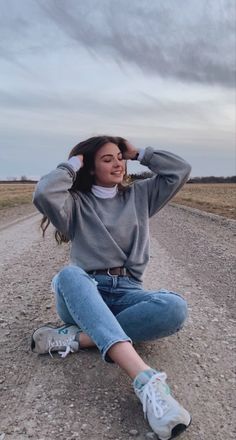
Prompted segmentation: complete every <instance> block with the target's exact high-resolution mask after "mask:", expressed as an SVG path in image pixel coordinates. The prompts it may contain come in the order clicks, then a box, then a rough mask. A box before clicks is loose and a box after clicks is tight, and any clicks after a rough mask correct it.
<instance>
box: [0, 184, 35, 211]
mask: <svg viewBox="0 0 236 440" xmlns="http://www.w3.org/2000/svg"><path fill="white" fill-rule="evenodd" d="M34 188H35V184H34V183H0V210H1V209H5V208H11V207H14V206H19V205H24V204H30V203H32V197H33V192H34Z"/></svg>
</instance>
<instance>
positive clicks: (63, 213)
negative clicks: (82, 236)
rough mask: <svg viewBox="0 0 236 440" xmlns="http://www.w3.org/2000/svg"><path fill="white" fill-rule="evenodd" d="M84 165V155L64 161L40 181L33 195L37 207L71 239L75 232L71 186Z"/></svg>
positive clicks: (73, 201) (73, 200)
mask: <svg viewBox="0 0 236 440" xmlns="http://www.w3.org/2000/svg"><path fill="white" fill-rule="evenodd" d="M82 165H83V156H74V157H72V158H71V159H69V160H68V161H67V162H63V163H61V164H59V165H58V167H57V168H56V169H55V170H53V171H51V172H50V173H49V174H47V175H45V176H43V177H42V178H41V179H40V181H39V182H38V184H37V186H36V189H35V193H34V196H33V203H34V204H35V206H36V208H37V209H38V210H39V211H40V212H41V213H42V214H43V215H46V216H47V217H48V218H49V220H50V221H51V223H52V224H53V225H54V226H55V228H56V229H58V230H59V231H60V232H62V233H63V234H64V235H66V236H67V237H68V238H69V239H71V238H72V237H73V234H74V230H73V229H74V214H75V199H74V197H73V195H72V193H71V192H70V188H71V187H72V185H73V182H74V180H75V178H76V172H77V171H78V170H79V169H80V167H81V166H82Z"/></svg>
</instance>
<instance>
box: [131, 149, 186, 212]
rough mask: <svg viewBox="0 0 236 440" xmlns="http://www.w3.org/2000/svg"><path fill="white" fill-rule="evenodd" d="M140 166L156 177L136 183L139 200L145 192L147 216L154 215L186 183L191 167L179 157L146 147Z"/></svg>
mask: <svg viewBox="0 0 236 440" xmlns="http://www.w3.org/2000/svg"><path fill="white" fill-rule="evenodd" d="M141 164H142V165H145V166H147V167H148V168H149V169H150V170H151V171H152V172H153V173H155V174H156V176H154V177H151V178H150V179H145V180H142V181H141V182H137V190H139V191H140V198H141V200H142V197H143V195H144V192H145V191H146V194H147V200H148V210H149V216H150V217H151V216H153V215H154V214H156V213H157V212H158V211H159V210H160V209H161V208H163V206H165V205H166V203H167V202H168V201H169V200H170V199H172V197H174V195H175V194H176V193H177V192H178V191H179V190H180V188H181V187H182V186H183V185H184V183H185V182H186V181H187V179H188V177H189V174H190V171H191V166H190V165H189V164H188V163H187V162H186V161H185V160H184V159H182V158H181V157H179V156H177V155H175V154H173V153H169V152H167V151H162V150H154V149H153V148H152V147H147V148H146V149H145V153H144V155H143V157H142V160H141Z"/></svg>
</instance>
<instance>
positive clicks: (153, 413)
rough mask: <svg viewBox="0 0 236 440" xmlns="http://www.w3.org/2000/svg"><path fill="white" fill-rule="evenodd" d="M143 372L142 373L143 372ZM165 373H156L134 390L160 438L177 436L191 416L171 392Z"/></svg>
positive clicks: (162, 439)
mask: <svg viewBox="0 0 236 440" xmlns="http://www.w3.org/2000/svg"><path fill="white" fill-rule="evenodd" d="M141 374H142V373H141ZM165 381H166V374H165V373H158V372H157V373H154V374H153V376H152V377H151V378H150V379H149V380H148V381H147V383H146V384H144V385H142V386H141V387H140V388H139V387H137V386H135V381H134V390H135V393H136V395H137V396H138V398H139V399H140V401H141V402H142V404H143V411H144V415H145V418H147V420H148V423H149V425H150V426H151V428H152V429H153V431H154V432H155V433H156V434H157V435H158V438H159V439H160V440H170V439H172V438H174V437H177V436H178V435H179V434H181V433H182V432H183V431H185V429H186V428H187V427H188V426H189V425H190V422H191V417H190V414H189V413H188V411H186V409H184V408H183V407H182V406H181V405H180V404H179V403H178V402H177V401H176V400H175V399H174V398H173V397H172V396H171V394H170V389H169V387H168V385H167V384H166V382H165Z"/></svg>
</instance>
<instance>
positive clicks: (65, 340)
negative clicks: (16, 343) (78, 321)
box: [31, 324, 81, 358]
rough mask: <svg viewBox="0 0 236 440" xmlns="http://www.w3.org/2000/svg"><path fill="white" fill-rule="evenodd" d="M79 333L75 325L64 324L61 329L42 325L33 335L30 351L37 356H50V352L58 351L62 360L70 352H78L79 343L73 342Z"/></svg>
mask: <svg viewBox="0 0 236 440" xmlns="http://www.w3.org/2000/svg"><path fill="white" fill-rule="evenodd" d="M80 331H81V330H80V329H79V327H77V326H76V325H70V324H66V325H63V326H62V327H53V326H51V325H44V326H43V327H39V328H38V329H37V330H35V332H34V333H33V335H32V339H31V350H32V351H33V352H34V353H38V354H45V353H49V354H50V356H52V353H51V352H52V351H58V353H59V354H60V355H61V357H63V358H64V357H66V356H67V355H68V354H69V353H70V352H75V351H78V350H79V342H78V341H76V340H75V336H76V334H77V333H79V332H80ZM52 357H53V356H52Z"/></svg>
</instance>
